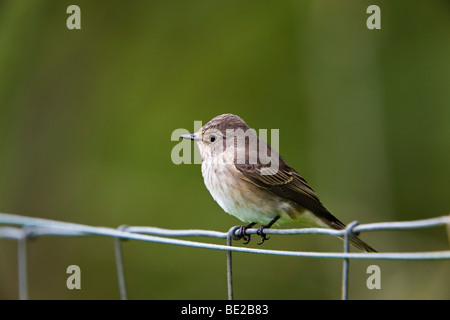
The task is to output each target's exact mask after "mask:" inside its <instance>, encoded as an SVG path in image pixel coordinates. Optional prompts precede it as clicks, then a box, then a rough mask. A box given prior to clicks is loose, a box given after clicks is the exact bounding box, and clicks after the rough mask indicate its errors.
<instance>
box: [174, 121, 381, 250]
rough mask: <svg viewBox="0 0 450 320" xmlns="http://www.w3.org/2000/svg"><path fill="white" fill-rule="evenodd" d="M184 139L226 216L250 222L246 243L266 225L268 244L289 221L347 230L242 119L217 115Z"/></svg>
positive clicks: (357, 243)
mask: <svg viewBox="0 0 450 320" xmlns="http://www.w3.org/2000/svg"><path fill="white" fill-rule="evenodd" d="M180 138H183V139H190V140H194V141H195V142H196V144H197V146H198V149H199V151H200V155H201V158H202V165H201V171H202V175H203V179H204V183H205V186H206V188H207V189H208V190H209V192H210V194H211V196H212V197H213V199H214V200H215V201H216V202H217V203H218V204H219V206H220V207H221V208H222V209H223V210H224V211H225V212H227V213H229V214H230V215H233V216H235V217H236V218H238V219H239V220H241V221H242V222H244V223H246V224H245V225H243V226H240V227H239V230H240V233H239V234H240V235H241V237H242V238H243V239H244V241H245V242H244V244H247V243H249V241H250V239H251V236H250V235H246V233H245V232H246V230H247V229H249V228H252V227H253V226H254V225H256V224H260V226H259V227H258V229H257V231H256V233H257V234H258V235H259V236H261V241H260V242H259V243H258V244H262V243H264V241H266V240H268V237H267V235H266V234H265V233H264V229H268V228H270V227H272V226H279V225H281V224H283V223H286V222H298V223H300V224H302V225H303V226H305V227H319V228H329V229H335V230H342V229H345V228H346V225H345V224H344V223H343V222H341V221H340V220H338V219H337V218H336V217H335V216H334V215H333V214H331V213H330V212H329V211H328V210H327V209H326V208H325V206H324V205H323V204H322V203H321V201H320V200H319V197H318V196H317V194H316V193H315V192H314V190H313V189H312V188H311V187H310V186H309V184H308V183H307V182H306V180H305V179H303V178H302V177H301V176H300V174H299V173H298V172H297V171H295V170H294V169H293V168H292V167H291V166H289V165H288V164H287V162H286V161H285V160H284V159H283V157H281V156H280V155H279V154H278V153H277V152H276V151H275V150H273V149H272V148H271V146H270V145H269V144H267V142H265V141H264V140H262V139H260V138H259V137H258V136H257V135H256V132H255V131H254V130H253V129H250V128H249V127H248V125H247V124H246V123H245V121H244V120H242V119H241V118H240V117H239V116H237V115H234V114H231V113H226V114H222V115H219V116H216V117H214V118H213V119H211V120H210V121H209V122H208V123H206V124H205V125H204V126H203V127H201V128H200V129H199V130H198V131H197V132H195V133H192V134H185V135H181V136H180ZM268 160H269V161H268ZM348 239H349V242H350V243H351V244H352V245H353V246H355V247H356V248H358V249H360V250H365V251H367V252H377V251H376V250H375V249H373V248H372V247H371V246H369V245H368V244H367V243H365V242H364V241H363V240H361V239H360V238H359V237H358V236H357V235H351V236H350V237H349V238H348Z"/></svg>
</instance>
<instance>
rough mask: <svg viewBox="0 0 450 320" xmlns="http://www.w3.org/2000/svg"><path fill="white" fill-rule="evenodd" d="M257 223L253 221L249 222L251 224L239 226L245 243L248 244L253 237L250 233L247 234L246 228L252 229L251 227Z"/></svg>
mask: <svg viewBox="0 0 450 320" xmlns="http://www.w3.org/2000/svg"><path fill="white" fill-rule="evenodd" d="M255 224H256V222H252V223H249V224H247V225H245V226H240V227H239V228H238V230H239V233H240V234H241V237H242V239H244V240H245V242H244V244H248V243H249V242H250V240H252V237H251V236H250V235H246V234H245V230H247V229H250V228H251V227H253V226H254V225H255Z"/></svg>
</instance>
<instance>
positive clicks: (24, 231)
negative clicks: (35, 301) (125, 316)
mask: <svg viewBox="0 0 450 320" xmlns="http://www.w3.org/2000/svg"><path fill="white" fill-rule="evenodd" d="M0 225H4V226H2V227H0V238H6V239H14V240H16V241H17V257H18V261H17V269H18V289H19V290H18V291H19V299H28V281H27V240H28V239H32V238H36V237H41V236H49V235H51V236H62V237H82V236H90V235H97V236H105V237H112V238H114V254H115V261H116V269H117V277H118V287H119V292H120V298H121V299H123V300H125V299H127V288H126V281H125V270H124V265H123V256H122V246H121V240H123V239H132V240H139V241H148V242H156V243H164V244H171V245H176V246H188V247H196V248H203V249H209V250H222V251H226V264H227V289H228V299H229V300H232V299H233V275H232V253H233V252H245V253H255V254H268V255H281V256H295V257H310V258H324V259H342V260H343V265H342V292H341V297H342V299H344V300H347V299H348V277H349V263H350V260H351V259H373V260H377V259H378V260H448V259H450V250H444V251H425V252H387V253H386V252H381V253H351V252H349V237H351V236H354V235H355V234H359V233H362V232H372V231H381V230H406V229H421V228H433V227H439V226H444V227H446V229H447V233H448V236H449V239H450V215H448V216H441V217H436V218H431V219H424V220H415V221H404V222H380V223H371V224H363V225H359V224H358V222H356V221H355V222H353V223H350V224H349V225H348V226H347V228H346V229H343V230H332V229H323V228H303V229H266V230H264V233H266V234H268V235H304V234H322V235H323V234H325V235H331V236H337V237H342V238H343V239H344V246H343V252H305V251H285V250H268V249H256V248H247V247H237V246H232V240H234V239H238V238H239V237H240V236H241V234H240V231H239V226H235V227H232V228H231V229H230V230H228V232H218V231H212V230H192V229H190V230H171V229H162V228H156V227H138V226H125V225H122V226H119V227H118V228H117V229H114V228H107V227H95V226H88V225H82V224H76V223H69V222H62V221H56V220H49V219H42V218H32V217H25V216H20V215H14V214H6V213H0ZM246 234H247V235H251V234H256V229H248V230H246ZM191 236H201V237H207V238H219V239H224V240H225V241H226V242H225V244H213V243H208V242H199V241H189V240H181V239H175V238H176V237H191Z"/></svg>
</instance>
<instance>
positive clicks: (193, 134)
mask: <svg viewBox="0 0 450 320" xmlns="http://www.w3.org/2000/svg"><path fill="white" fill-rule="evenodd" d="M180 138H183V139H189V140H196V141H198V140H201V139H200V138H198V137H197V136H196V135H195V133H191V134H183V135H181V136H180Z"/></svg>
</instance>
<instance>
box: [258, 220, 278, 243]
mask: <svg viewBox="0 0 450 320" xmlns="http://www.w3.org/2000/svg"><path fill="white" fill-rule="evenodd" d="M278 219H280V216H276V217H275V218H273V219H272V221H270V222H269V223H268V224H266V225H265V226H262V225H261V226H259V228H258V230H256V234H257V235H260V236H261V242H260V243H258V244H263V243H264V241H266V240H269V238H270V237H267V236H266V234H265V233H264V231H263V230H264V229H269V228H270V227H271V226H273V224H274V223H275V222H277V220H278Z"/></svg>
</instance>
